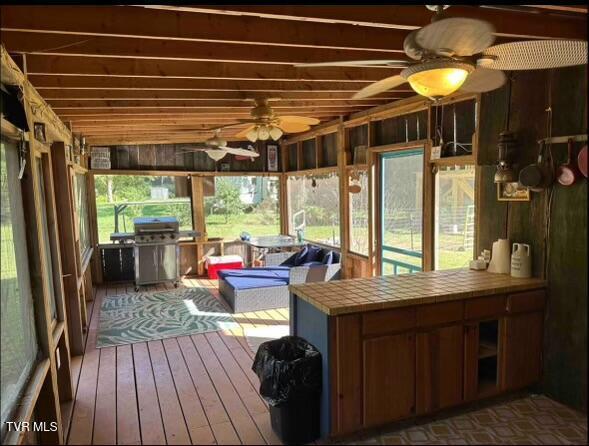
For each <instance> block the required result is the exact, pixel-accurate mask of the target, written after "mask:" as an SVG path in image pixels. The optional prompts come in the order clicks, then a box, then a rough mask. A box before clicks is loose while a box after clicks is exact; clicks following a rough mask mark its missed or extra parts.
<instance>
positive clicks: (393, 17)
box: [145, 5, 587, 39]
mask: <svg viewBox="0 0 589 446" xmlns="http://www.w3.org/2000/svg"><path fill="white" fill-rule="evenodd" d="M145 7H146V8H158V9H168V10H181V11H184V12H190V11H192V12H193V13H196V12H200V11H202V12H206V13H211V14H225V15H239V16H242V17H260V18H268V19H273V20H284V21H303V20H304V21H305V22H315V23H317V24H323V23H326V22H329V23H334V22H335V23H340V24H348V25H357V26H358V25H359V26H362V27H376V28H386V29H405V30H413V29H417V28H420V27H422V26H425V25H427V24H428V23H430V21H431V18H432V16H433V13H432V12H431V11H428V10H427V9H426V8H424V7H423V5H411V6H409V5H386V6H385V5H362V6H360V5H353V6H352V5H350V6H346V5H329V6H328V5H312V6H311V5H296V6H295V5H271V6H270V5H268V6H261V5H247V6H245V5H215V6H200V5H199V6H198V7H176V6H145ZM543 7H547V8H551V9H560V10H565V8H566V7H564V6H563V7H561V6H549V5H544V6H543ZM573 8H574V7H573ZM530 12H532V11H530ZM575 12H577V11H575ZM579 12H582V11H579ZM585 12H586V10H585ZM445 15H447V16H448V17H467V18H473V19H479V20H486V21H488V22H491V23H492V24H493V26H494V27H495V30H496V35H498V36H508V37H517V38H523V37H535V38H569V39H583V38H585V37H584V36H586V35H587V30H586V27H587V25H586V18H584V20H585V23H583V19H582V18H581V20H575V19H576V17H570V16H567V17H562V16H549V17H545V16H543V17H542V18H541V20H536V19H535V18H533V16H531V15H530V13H528V12H526V11H506V10H498V9H491V7H478V6H463V5H452V7H451V8H449V9H448V10H447V11H445Z"/></svg>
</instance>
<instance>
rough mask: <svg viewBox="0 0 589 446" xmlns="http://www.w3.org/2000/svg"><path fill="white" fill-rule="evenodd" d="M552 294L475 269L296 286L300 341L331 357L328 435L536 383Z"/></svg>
mask: <svg viewBox="0 0 589 446" xmlns="http://www.w3.org/2000/svg"><path fill="white" fill-rule="evenodd" d="M545 287H546V282H545V281H544V280H541V279H535V278H530V279H520V278H513V277H510V276H507V275H502V274H492V273H488V272H486V271H471V270H467V269H459V270H449V271H434V272H423V273H416V274H407V275H402V276H383V277H373V278H368V279H351V280H340V281H333V282H325V283H307V284H300V285H291V286H290V292H291V297H290V299H291V301H290V324H291V327H290V328H291V334H294V335H297V336H301V337H303V338H305V339H307V340H308V341H309V342H311V343H312V344H313V345H315V346H316V347H317V348H318V349H319V351H320V352H321V354H322V358H323V391H322V396H321V436H322V437H323V438H326V437H334V436H341V435H344V434H350V433H353V432H357V431H361V430H363V429H367V428H372V427H377V426H380V425H384V424H387V423H390V422H394V421H396V420H400V419H404V418H409V417H412V416H417V415H425V414H429V413H433V412H436V411H438V410H440V409H444V408H447V407H451V406H456V405H460V404H463V403H467V402H469V401H474V400H477V399H482V398H485V397H489V396H493V395H497V394H499V393H502V392H507V391H510V390H515V389H519V388H522V387H526V386H528V385H531V384H534V383H536V382H537V381H539V379H540V375H541V368H542V353H541V352H542V332H543V321H544V305H545V298H546V296H545Z"/></svg>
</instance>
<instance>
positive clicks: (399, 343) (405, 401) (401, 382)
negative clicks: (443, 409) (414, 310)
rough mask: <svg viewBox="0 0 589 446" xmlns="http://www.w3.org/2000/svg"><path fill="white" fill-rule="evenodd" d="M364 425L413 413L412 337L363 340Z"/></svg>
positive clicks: (413, 363) (401, 335)
mask: <svg viewBox="0 0 589 446" xmlns="http://www.w3.org/2000/svg"><path fill="white" fill-rule="evenodd" d="M363 344H364V349H363V350H364V360H363V366H364V385H363V390H364V392H363V394H364V426H366V427H368V426H374V425H378V424H383V423H387V422H390V421H394V420H398V419H400V418H404V417H407V416H409V415H411V414H412V413H414V411H415V335H414V334H413V333H402V334H399V335H394V336H384V337H379V338H372V339H366V340H364V342H363Z"/></svg>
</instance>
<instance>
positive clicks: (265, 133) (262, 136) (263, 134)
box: [258, 125, 270, 141]
mask: <svg viewBox="0 0 589 446" xmlns="http://www.w3.org/2000/svg"><path fill="white" fill-rule="evenodd" d="M269 138H270V130H269V129H268V127H267V126H265V125H261V126H260V128H259V129H258V139H259V140H261V141H266V140H268V139H269Z"/></svg>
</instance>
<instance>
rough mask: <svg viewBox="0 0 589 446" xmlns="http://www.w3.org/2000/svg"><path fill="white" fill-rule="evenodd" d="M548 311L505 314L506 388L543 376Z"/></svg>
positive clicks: (522, 385) (504, 369) (504, 378)
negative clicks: (543, 341) (543, 340)
mask: <svg viewBox="0 0 589 446" xmlns="http://www.w3.org/2000/svg"><path fill="white" fill-rule="evenodd" d="M543 322H544V313H541V312H536V313H525V314H518V315H514V316H509V317H506V318H505V321H504V333H503V336H502V339H503V340H502V346H503V361H502V363H503V367H502V373H501V375H502V389H503V390H510V389H518V388H521V387H525V386H527V385H530V384H534V383H536V382H538V381H539V380H540V377H541V373H542V333H543Z"/></svg>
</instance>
